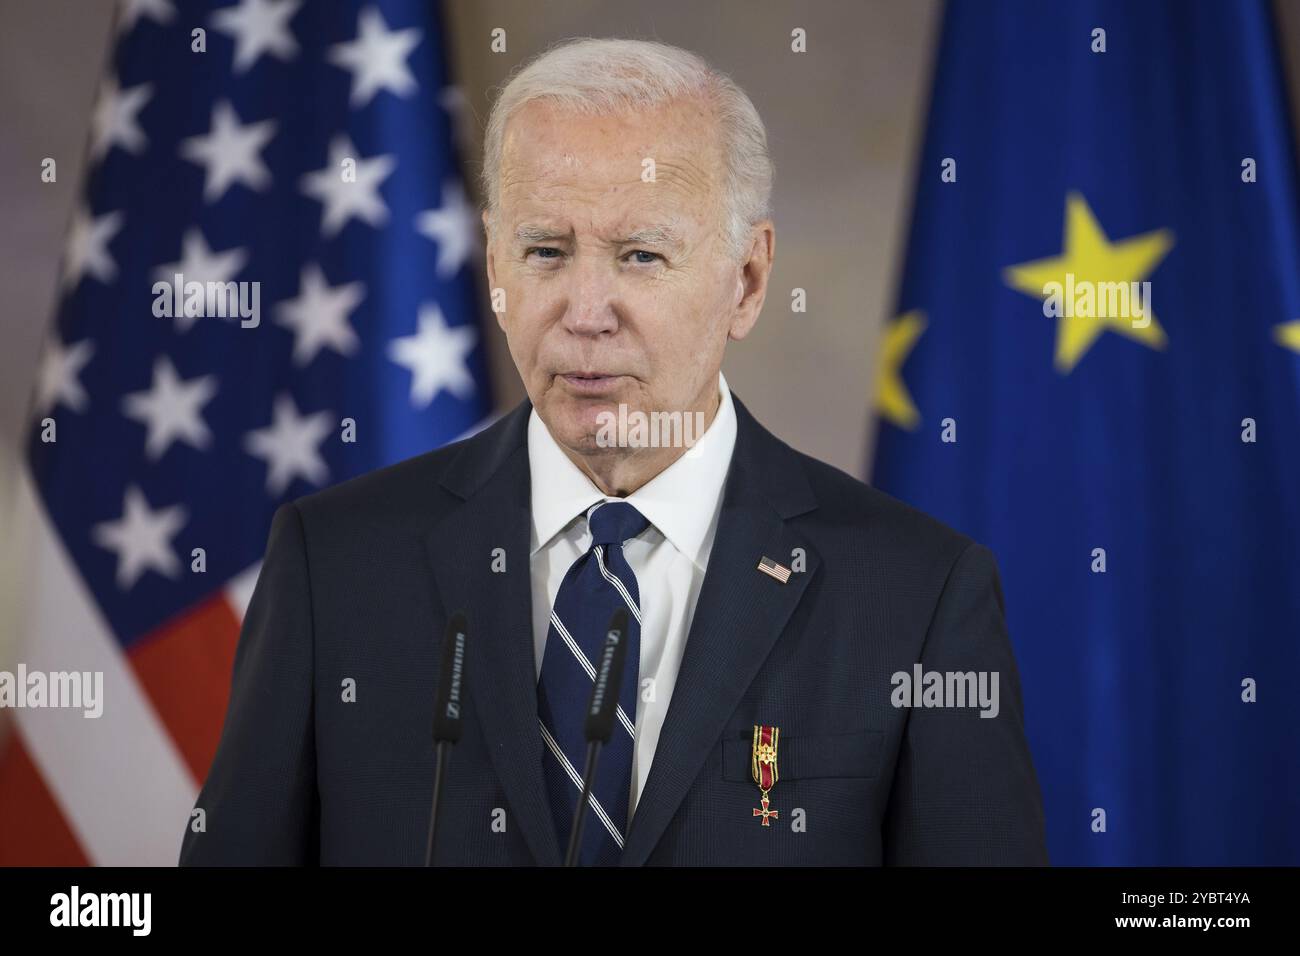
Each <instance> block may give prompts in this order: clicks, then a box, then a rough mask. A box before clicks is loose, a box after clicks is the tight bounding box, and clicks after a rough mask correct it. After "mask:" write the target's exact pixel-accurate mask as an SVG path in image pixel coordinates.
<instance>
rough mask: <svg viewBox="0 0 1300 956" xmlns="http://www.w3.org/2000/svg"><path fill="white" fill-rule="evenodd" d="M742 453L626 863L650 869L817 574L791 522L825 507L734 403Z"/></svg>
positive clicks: (781, 450)
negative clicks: (787, 570)
mask: <svg viewBox="0 0 1300 956" xmlns="http://www.w3.org/2000/svg"><path fill="white" fill-rule="evenodd" d="M733 401H734V403H735V408H736V419H737V420H736V425H737V429H736V448H735V451H734V453H733V455H732V462H731V469H730V472H729V474H728V477H727V484H726V490H725V492H724V495H723V502H722V509H721V513H720V515H719V520H718V530H717V533H716V535H715V538H714V544H713V549H712V552H711V553H710V556H709V566H708V570H707V571H706V573H705V576H704V583H703V584H702V586H701V588H700V597H699V600H698V602H697V603H696V607H695V615H694V618H693V620H692V622H691V628H690V634H689V637H688V639H687V642H686V650H685V652H684V654H683V658H682V666H681V670H680V671H679V673H678V676H677V683H676V686H675V687H674V689H673V693H672V699H671V701H670V702H669V707H668V714H667V716H666V717H665V719H664V726H663V730H662V732H661V734H660V737H659V743H658V745H657V747H656V748H655V755H654V760H653V762H652V763H651V765H650V775H649V777H648V779H647V780H646V786H645V790H644V792H643V793H642V794H641V799H640V800H639V801H638V803H637V808H636V813H635V814H634V816H633V818H632V826H631V829H630V830H629V832H628V839H627V843H626V844H625V846H624V848H623V855H622V858H621V859H620V864H621V865H624V866H640V865H641V864H643V863H645V861H646V859H647V858H648V857H649V855H650V853H651V852H652V851H653V850H654V847H655V844H656V843H658V841H659V838H660V837H661V836H662V835H663V832H664V829H665V828H666V827H667V826H668V822H669V821H670V820H671V819H672V816H673V814H674V813H676V812H677V808H678V806H680V804H681V802H682V799H683V797H685V795H686V791H687V790H689V789H690V787H691V785H692V784H693V783H694V781H695V778H696V777H697V776H698V775H699V772H700V768H701V767H702V766H703V765H704V761H705V760H706V759H707V757H708V755H709V752H710V751H711V750H712V749H713V747H714V745H715V744H716V742H717V740H718V738H719V737H720V736H721V734H722V732H723V730H724V729H725V726H726V723H727V720H728V719H729V718H730V717H731V715H732V714H733V713H734V712H735V710H736V707H737V706H738V704H739V703H740V700H741V697H742V696H743V695H744V693H745V691H746V689H747V688H748V687H749V685H750V683H751V682H752V681H753V679H754V677H755V676H756V675H757V674H758V671H759V668H760V667H761V666H762V664H763V661H764V660H765V659H766V658H767V656H768V654H769V652H770V651H771V649H772V646H773V645H774V644H775V643H776V641H777V638H778V637H779V636H780V635H781V632H782V630H783V629H784V628H785V624H786V622H787V621H788V620H789V619H790V616H791V614H793V613H794V609H795V607H796V606H797V605H798V603H799V600H800V598H801V597H802V596H803V593H804V590H805V589H806V587H807V585H808V582H809V580H810V579H811V578H812V576H813V574H814V573H815V572H816V570H817V556H816V554H815V552H814V551H813V549H812V547H811V546H810V545H809V544H808V542H806V541H804V540H801V539H800V538H799V537H798V536H797V535H795V534H794V533H793V532H792V531H791V530H790V529H789V528H788V526H787V524H786V519H788V518H792V517H794V516H796V515H799V514H803V513H805V512H807V511H809V510H812V509H813V508H814V507H815V506H816V502H815V499H814V497H813V494H812V490H811V489H810V488H809V486H808V484H807V480H806V479H805V478H804V477H803V470H802V467H801V465H800V463H799V460H798V458H797V456H796V455H795V453H794V452H793V451H792V450H791V449H790V448H789V447H787V446H786V445H784V444H782V443H781V442H780V441H779V440H777V439H776V438H775V437H774V436H773V435H771V434H770V433H769V432H768V431H766V430H765V429H764V428H763V427H762V426H761V425H759V424H758V423H757V422H756V421H755V420H754V419H753V417H752V416H751V415H750V414H749V412H748V410H747V409H746V408H745V407H744V406H743V405H742V404H741V403H740V400H739V399H737V398H735V397H734V396H733ZM796 547H799V548H803V549H804V552H805V554H806V555H807V567H806V570H804V571H802V572H798V573H795V574H792V575H791V576H790V579H789V581H788V582H787V583H785V584H782V583H781V582H779V581H777V580H776V579H774V578H771V577H769V576H768V575H766V574H764V573H762V572H760V571H759V570H758V562H759V559H760V558H762V557H763V556H764V555H766V556H767V557H770V558H772V559H774V560H775V561H777V562H779V563H781V564H787V565H788V564H790V560H791V558H790V555H791V552H792V551H793V549H794V548H796Z"/></svg>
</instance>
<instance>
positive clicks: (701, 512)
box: [528, 372, 736, 823]
mask: <svg viewBox="0 0 1300 956" xmlns="http://www.w3.org/2000/svg"><path fill="white" fill-rule="evenodd" d="M718 391H719V399H720V400H719V403H718V412H717V414H716V415H715V416H714V418H713V421H712V422H710V423H709V427H708V428H707V429H706V430H705V432H704V434H703V435H702V436H700V438H699V440H698V441H696V442H695V444H694V445H693V446H692V447H691V448H690V449H688V450H687V452H686V453H685V454H683V455H681V456H680V457H678V459H677V460H676V461H674V462H673V463H672V464H671V465H669V466H668V467H667V468H665V469H664V470H663V471H661V472H660V473H659V474H658V475H656V476H655V477H654V478H652V479H651V480H650V481H648V482H646V483H645V484H644V485H642V486H641V487H640V488H638V489H637V490H636V491H634V492H632V493H631V494H630V495H628V496H627V497H626V498H614V497H612V496H610V495H606V494H604V493H603V492H602V491H601V490H600V489H599V488H597V487H596V486H595V485H594V484H593V483H592V481H591V479H590V478H588V477H587V476H586V475H585V474H583V473H582V471H581V470H580V469H579V468H578V466H577V465H575V464H574V463H573V462H572V461H570V460H569V457H568V456H567V455H566V454H565V453H564V451H563V450H562V449H561V448H560V446H559V445H558V444H556V442H555V439H554V438H553V437H551V433H550V431H549V430H548V429H547V427H546V425H545V423H544V422H543V421H542V419H541V416H539V415H538V414H537V409H535V408H534V409H533V412H532V414H531V415H530V416H529V419H528V465H529V468H530V470H531V475H532V518H533V520H532V525H533V527H532V541H531V545H530V548H531V550H530V552H529V561H530V571H531V574H532V588H533V641H534V644H535V649H536V660H537V675H538V678H539V679H540V677H541V673H542V656H543V654H544V653H545V651H546V637H547V634H548V632H549V630H550V619H551V609H552V608H553V607H554V606H555V597H556V595H557V594H558V593H559V591H560V583H561V582H562V581H563V580H564V576H565V574H567V573H568V571H569V568H570V567H571V566H572V565H573V562H575V561H577V560H578V558H580V557H582V556H583V555H584V554H586V553H587V550H588V549H589V548H590V547H591V532H590V531H589V530H588V528H587V519H586V514H587V512H588V510H589V509H590V508H591V506H592V505H594V504H596V503H597V502H601V501H626V502H627V503H628V504H630V505H632V506H633V507H635V508H636V509H637V511H639V512H641V514H642V515H643V516H644V517H645V518H646V520H648V521H649V522H650V527H648V528H647V529H646V530H645V531H643V532H642V533H641V534H640V535H638V536H637V537H635V538H632V539H630V540H628V541H627V542H625V543H624V545H623V555H624V557H625V558H626V559H627V563H628V566H629V567H631V568H632V573H633V574H635V575H636V581H637V587H638V589H639V590H640V592H641V662H640V678H639V681H638V683H639V685H640V687H639V689H638V691H639V692H638V694H637V705H636V747H635V748H634V750H633V754H632V792H631V794H630V795H629V800H628V822H629V823H630V822H631V819H632V814H633V813H634V812H635V811H636V804H637V801H638V800H639V799H640V797H641V791H642V789H643V788H644V787H645V782H646V778H647V777H648V776H649V774H650V762H651V761H652V760H653V759H654V753H655V746H656V745H657V744H658V742H659V732H660V730H661V729H662V728H663V723H664V717H665V716H666V715H667V713H668V703H669V701H670V700H671V699H672V694H673V686H674V685H675V684H676V682H677V671H678V669H679V668H680V667H681V663H682V653H683V651H685V649H686V636H687V633H688V632H689V631H690V627H691V619H692V618H693V617H694V615H695V602H696V599H697V598H698V597H699V594H700V585H701V584H702V583H703V582H704V572H705V570H706V569H707V568H708V565H709V552H710V551H711V550H712V548H713V537H714V534H715V533H716V532H717V528H718V512H719V511H720V510H721V506H722V490H723V486H724V485H725V483H726V479H727V470H728V468H729V467H730V465H731V453H732V450H733V449H734V448H735V445H736V411H735V408H734V407H733V406H732V403H731V390H730V389H729V388H727V380H726V378H724V377H723V375H722V373H721V372H719V373H718ZM647 681H649V683H648V684H647ZM647 698H650V699H649V700H647Z"/></svg>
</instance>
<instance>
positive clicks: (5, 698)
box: [0, 664, 104, 719]
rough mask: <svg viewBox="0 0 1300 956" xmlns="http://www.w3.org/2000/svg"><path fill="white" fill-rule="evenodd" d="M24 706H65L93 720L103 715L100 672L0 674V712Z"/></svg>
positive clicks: (20, 668) (21, 670) (21, 667)
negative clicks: (80, 711) (79, 711)
mask: <svg viewBox="0 0 1300 956" xmlns="http://www.w3.org/2000/svg"><path fill="white" fill-rule="evenodd" d="M23 707H32V708H36V707H59V708H62V707H67V708H72V709H80V710H82V711H84V713H83V714H82V716H84V717H88V718H91V719H93V718H96V717H99V716H100V715H102V714H103V713H104V672H103V671H49V672H46V671H28V670H27V665H26V664H19V665H18V670H17V671H16V672H14V671H0V710H3V709H5V708H23Z"/></svg>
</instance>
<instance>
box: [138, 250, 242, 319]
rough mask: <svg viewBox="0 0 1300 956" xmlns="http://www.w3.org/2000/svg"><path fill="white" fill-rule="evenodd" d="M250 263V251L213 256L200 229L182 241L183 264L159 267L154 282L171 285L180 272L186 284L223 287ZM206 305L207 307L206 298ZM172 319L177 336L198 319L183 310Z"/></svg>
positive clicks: (228, 251) (232, 251) (155, 271)
mask: <svg viewBox="0 0 1300 956" xmlns="http://www.w3.org/2000/svg"><path fill="white" fill-rule="evenodd" d="M247 262H248V252H247V250H245V249H227V250H226V251H225V252H213V251H212V250H211V249H210V248H209V247H208V244H207V241H206V240H204V238H203V233H202V232H200V231H199V230H198V229H187V230H186V231H185V235H184V236H182V237H181V261H180V262H169V263H168V264H167V265H162V266H158V267H157V268H156V269H155V270H154V279H155V281H158V282H167V283H170V282H172V281H173V280H174V279H175V276H176V273H178V272H179V273H180V274H181V276H182V278H183V280H184V282H186V283H190V282H202V283H208V282H223V283H224V282H229V281H231V280H232V279H233V278H234V277H235V276H236V275H238V274H239V272H240V270H241V269H243V268H244V265H245V264H246V263H247ZM183 291H184V290H182V292H183ZM167 294H169V295H170V293H167ZM204 301H205V303H206V298H205V300H204ZM173 318H175V319H176V330H177V331H178V332H188V331H189V330H190V328H191V327H192V326H193V325H194V323H195V322H196V321H197V320H198V316H195V315H186V314H185V310H184V309H181V311H180V314H179V315H176V316H173ZM227 318H232V316H227Z"/></svg>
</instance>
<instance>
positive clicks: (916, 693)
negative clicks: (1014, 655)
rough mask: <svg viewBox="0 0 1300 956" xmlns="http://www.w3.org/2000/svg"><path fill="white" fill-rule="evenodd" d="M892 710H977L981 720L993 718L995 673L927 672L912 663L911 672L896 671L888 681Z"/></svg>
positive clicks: (995, 688) (995, 711) (996, 673)
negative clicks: (891, 691)
mask: <svg viewBox="0 0 1300 956" xmlns="http://www.w3.org/2000/svg"><path fill="white" fill-rule="evenodd" d="M889 682H890V684H892V685H893V687H894V690H893V693H891V694H890V695H889V702H890V703H891V704H893V705H894V706H895V707H978V708H979V709H980V716H981V717H996V716H997V715H998V711H999V710H1000V709H1001V707H1000V705H999V703H998V672H997V671H926V670H922V668H921V665H920V664H913V665H912V670H911V673H908V672H907V671H895V672H894V673H893V674H892V675H891V676H890V678H889Z"/></svg>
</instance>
